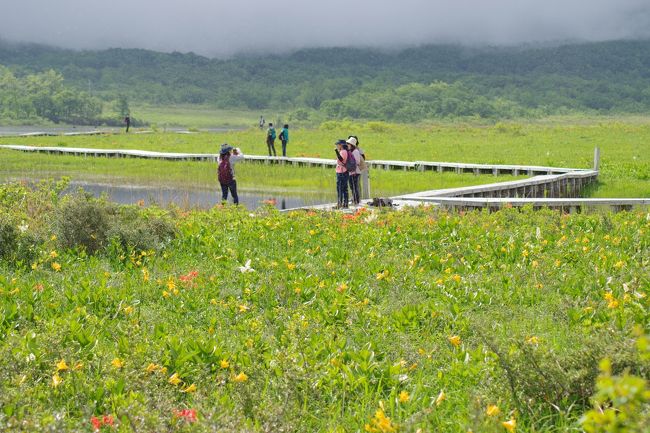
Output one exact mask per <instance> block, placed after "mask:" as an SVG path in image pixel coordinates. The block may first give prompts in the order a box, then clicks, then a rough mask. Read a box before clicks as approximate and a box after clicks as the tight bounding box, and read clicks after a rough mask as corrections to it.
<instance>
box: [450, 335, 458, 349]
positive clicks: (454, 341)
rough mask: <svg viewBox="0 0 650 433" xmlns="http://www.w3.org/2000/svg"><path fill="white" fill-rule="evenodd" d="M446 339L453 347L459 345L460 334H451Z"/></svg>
mask: <svg viewBox="0 0 650 433" xmlns="http://www.w3.org/2000/svg"><path fill="white" fill-rule="evenodd" d="M447 339H448V340H449V342H450V343H451V344H452V345H453V346H455V347H458V346H460V343H461V340H460V336H458V335H452V336H450V337H448V338H447Z"/></svg>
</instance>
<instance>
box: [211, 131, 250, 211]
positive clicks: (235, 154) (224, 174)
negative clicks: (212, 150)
mask: <svg viewBox="0 0 650 433" xmlns="http://www.w3.org/2000/svg"><path fill="white" fill-rule="evenodd" d="M242 159H244V154H243V153H242V152H241V150H239V148H236V149H235V148H233V147H232V146H230V145H228V143H224V144H222V145H221V152H219V165H218V167H217V176H218V179H219V184H220V185H221V201H222V202H224V203H225V202H227V201H228V191H229V190H230V193H231V194H232V201H233V203H234V204H239V196H237V180H236V179H235V167H234V165H235V163H237V162H239V161H241V160H242Z"/></svg>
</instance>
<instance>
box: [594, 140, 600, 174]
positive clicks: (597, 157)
mask: <svg viewBox="0 0 650 433" xmlns="http://www.w3.org/2000/svg"><path fill="white" fill-rule="evenodd" d="M599 166H600V147H598V146H596V148H595V149H594V171H598V167H599Z"/></svg>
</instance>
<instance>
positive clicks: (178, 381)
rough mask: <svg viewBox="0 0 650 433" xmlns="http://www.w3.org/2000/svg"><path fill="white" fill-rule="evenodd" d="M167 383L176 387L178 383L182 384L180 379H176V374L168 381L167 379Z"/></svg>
mask: <svg viewBox="0 0 650 433" xmlns="http://www.w3.org/2000/svg"><path fill="white" fill-rule="evenodd" d="M167 382H169V383H171V384H172V385H174V386H176V385H178V384H179V383H181V382H182V380H181V378H180V377H178V373H174V374H172V375H171V376H169V379H167Z"/></svg>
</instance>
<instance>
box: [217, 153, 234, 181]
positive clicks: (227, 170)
mask: <svg viewBox="0 0 650 433" xmlns="http://www.w3.org/2000/svg"><path fill="white" fill-rule="evenodd" d="M217 175H218V178H219V183H222V184H224V185H228V184H229V183H230V182H232V181H233V176H232V167H231V166H230V159H223V160H221V162H220V163H219V168H218V169H217Z"/></svg>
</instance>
